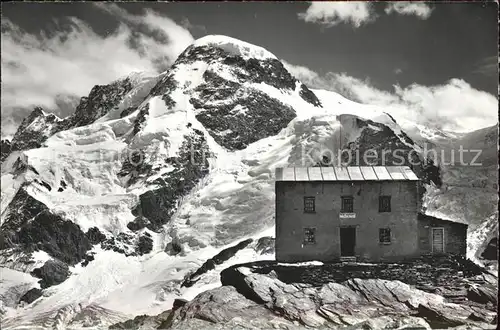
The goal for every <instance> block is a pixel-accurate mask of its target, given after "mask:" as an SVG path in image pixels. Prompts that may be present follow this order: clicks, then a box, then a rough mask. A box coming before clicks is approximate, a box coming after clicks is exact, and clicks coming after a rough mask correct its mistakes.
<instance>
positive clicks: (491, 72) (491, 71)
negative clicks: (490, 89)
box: [472, 55, 498, 77]
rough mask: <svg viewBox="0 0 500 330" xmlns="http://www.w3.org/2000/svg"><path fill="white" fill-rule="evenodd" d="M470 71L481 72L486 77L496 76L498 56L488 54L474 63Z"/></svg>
mask: <svg viewBox="0 0 500 330" xmlns="http://www.w3.org/2000/svg"><path fill="white" fill-rule="evenodd" d="M475 67H476V68H475V69H474V70H473V71H472V73H476V74H482V75H484V76H487V77H498V56H496V55H494V56H490V57H486V58H484V59H482V60H481V61H479V62H478V63H476V66H475Z"/></svg>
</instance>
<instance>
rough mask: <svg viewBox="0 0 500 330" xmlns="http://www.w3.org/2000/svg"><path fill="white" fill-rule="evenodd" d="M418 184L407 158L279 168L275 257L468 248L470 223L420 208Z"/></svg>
mask: <svg viewBox="0 0 500 330" xmlns="http://www.w3.org/2000/svg"><path fill="white" fill-rule="evenodd" d="M419 189H422V188H421V186H420V182H419V179H418V177H417V176H416V175H415V173H413V171H412V170H411V169H410V168H409V167H407V166H350V167H288V168H277V169H276V259H277V261H280V262H297V261H308V260H320V261H325V262H329V261H336V260H342V259H347V260H351V259H354V260H359V261H362V260H365V261H381V260H390V259H402V258H406V257H414V256H418V255H422V254H427V253H448V252H450V253H458V254H464V255H465V251H464V248H463V246H465V235H466V232H467V226H466V225H463V224H455V223H453V222H450V221H444V220H440V219H436V218H430V217H426V216H423V215H421V214H419V210H420V197H419V196H420V194H419ZM464 231H465V234H464ZM447 237H448V238H453V239H452V240H450V239H447ZM457 241H459V242H461V243H460V244H458V245H457Z"/></svg>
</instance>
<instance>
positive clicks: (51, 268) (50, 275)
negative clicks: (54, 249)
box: [31, 259, 70, 289]
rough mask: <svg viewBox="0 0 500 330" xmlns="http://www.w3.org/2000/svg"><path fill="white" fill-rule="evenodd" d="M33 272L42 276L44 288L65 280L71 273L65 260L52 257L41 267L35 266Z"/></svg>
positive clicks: (41, 281) (37, 275) (41, 282)
mask: <svg viewBox="0 0 500 330" xmlns="http://www.w3.org/2000/svg"><path fill="white" fill-rule="evenodd" d="M31 274H32V275H33V276H35V277H38V278H40V281H39V283H40V286H41V288H42V289H45V288H48V287H49V286H52V285H57V284H59V283H62V282H64V281H65V280H66V279H67V278H68V277H69V275H70V271H69V267H68V265H66V264H65V263H64V262H62V261H59V260H57V259H51V260H48V261H46V262H45V264H44V265H43V266H42V267H40V268H35V269H34V270H33V271H32V272H31Z"/></svg>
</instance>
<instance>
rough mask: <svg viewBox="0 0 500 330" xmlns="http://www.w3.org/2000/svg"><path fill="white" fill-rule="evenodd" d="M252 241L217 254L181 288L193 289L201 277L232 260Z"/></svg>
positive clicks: (240, 243)
mask: <svg viewBox="0 0 500 330" xmlns="http://www.w3.org/2000/svg"><path fill="white" fill-rule="evenodd" d="M252 241H253V240H252V239H251V238H249V239H246V240H244V241H241V242H239V243H238V244H236V245H234V246H231V247H228V248H227V249H224V250H222V251H221V252H219V253H218V254H216V255H215V256H214V257H213V258H211V259H208V260H207V261H206V262H205V263H204V264H203V265H201V267H200V268H198V269H197V270H196V271H195V272H194V273H192V274H190V275H189V276H187V277H186V278H185V279H184V282H182V284H181V287H191V286H193V285H194V284H195V283H196V282H197V281H198V280H199V277H200V276H201V275H203V274H204V273H206V272H208V271H210V270H212V269H214V268H215V266H216V265H220V264H222V263H223V262H224V261H227V260H229V259H230V258H232V257H233V256H234V255H235V254H236V253H237V252H238V251H240V250H241V249H244V248H245V247H247V246H248V245H249V244H250V243H252Z"/></svg>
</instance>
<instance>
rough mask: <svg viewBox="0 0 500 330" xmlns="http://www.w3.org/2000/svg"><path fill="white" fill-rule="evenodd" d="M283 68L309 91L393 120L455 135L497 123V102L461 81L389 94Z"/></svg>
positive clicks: (339, 77)
mask: <svg viewBox="0 0 500 330" xmlns="http://www.w3.org/2000/svg"><path fill="white" fill-rule="evenodd" d="M284 64H285V67H286V68H287V69H288V71H289V72H290V73H291V74H293V75H294V76H295V77H296V78H297V79H299V80H301V81H302V82H303V83H305V84H306V85H308V86H309V87H311V88H317V89H326V90H330V91H334V92H337V93H339V94H341V95H343V96H344V97H346V98H348V99H350V100H352V101H356V102H359V103H364V104H371V105H377V106H381V107H384V109H385V111H387V112H389V113H391V114H392V115H394V117H396V118H398V117H399V118H404V119H407V120H410V121H412V122H416V123H420V124H423V125H427V126H431V127H435V128H439V129H444V130H451V131H456V132H468V131H472V130H476V129H480V128H483V127H488V126H491V125H493V124H495V123H497V122H498V117H497V109H498V101H497V99H496V98H495V97H494V96H493V95H491V94H489V93H487V92H484V91H480V90H477V89H475V88H473V87H472V86H471V85H470V84H468V83H467V82H465V81H464V80H462V79H451V80H449V81H448V82H446V83H444V84H441V85H436V86H423V85H419V84H412V85H410V86H407V87H405V88H402V87H400V86H394V89H393V90H392V91H383V90H380V89H378V88H376V87H374V86H373V85H372V84H371V83H370V82H369V81H368V80H362V79H358V78H354V77H351V76H348V75H346V74H345V73H340V74H338V73H333V72H328V73H327V74H325V75H319V74H317V73H316V72H314V71H313V70H310V69H309V68H307V67H304V66H297V65H293V64H290V63H287V62H285V63H284Z"/></svg>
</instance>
